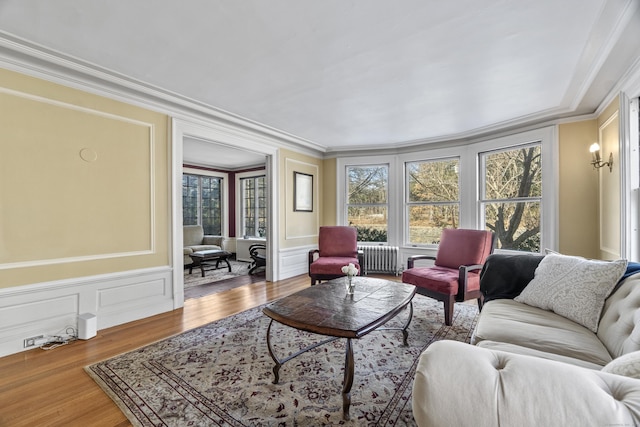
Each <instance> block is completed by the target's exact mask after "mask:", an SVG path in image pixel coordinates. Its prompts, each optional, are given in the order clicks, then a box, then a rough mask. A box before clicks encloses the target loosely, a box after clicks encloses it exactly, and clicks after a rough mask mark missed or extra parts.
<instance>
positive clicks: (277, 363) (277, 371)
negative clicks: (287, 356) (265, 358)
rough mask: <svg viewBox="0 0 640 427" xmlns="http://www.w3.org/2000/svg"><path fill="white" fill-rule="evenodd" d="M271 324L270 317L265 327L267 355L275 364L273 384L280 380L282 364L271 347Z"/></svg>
mask: <svg viewBox="0 0 640 427" xmlns="http://www.w3.org/2000/svg"><path fill="white" fill-rule="evenodd" d="M271 325H273V319H271V321H270V322H269V327H268V328H267V348H268V349H269V356H271V358H272V359H273V361H274V362H275V365H274V366H273V384H278V381H279V380H280V367H281V366H282V363H280V361H279V360H278V358H277V357H276V355H275V353H274V352H273V347H271Z"/></svg>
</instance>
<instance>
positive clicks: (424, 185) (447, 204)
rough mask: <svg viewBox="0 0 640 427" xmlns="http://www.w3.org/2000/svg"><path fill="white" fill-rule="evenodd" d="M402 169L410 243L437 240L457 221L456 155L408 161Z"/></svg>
mask: <svg viewBox="0 0 640 427" xmlns="http://www.w3.org/2000/svg"><path fill="white" fill-rule="evenodd" d="M405 171H406V188H407V196H406V197H407V202H406V207H407V213H406V214H407V218H408V221H407V224H408V228H409V233H408V237H409V243H411V244H418V245H420V244H437V243H439V241H440V235H441V234H442V230H443V229H444V228H458V226H459V224H460V191H459V187H460V184H459V159H458V158H451V159H443V160H429V161H420V162H409V163H406V165H405Z"/></svg>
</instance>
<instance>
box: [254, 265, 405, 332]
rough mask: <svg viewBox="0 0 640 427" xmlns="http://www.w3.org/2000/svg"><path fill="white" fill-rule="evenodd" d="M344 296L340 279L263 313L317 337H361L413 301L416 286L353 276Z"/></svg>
mask: <svg viewBox="0 0 640 427" xmlns="http://www.w3.org/2000/svg"><path fill="white" fill-rule="evenodd" d="M353 280H354V281H355V284H356V287H355V293H354V294H353V295H347V293H346V288H345V279H344V278H339V279H334V280H330V281H328V282H324V283H320V284H318V285H315V286H312V287H310V288H306V289H303V290H301V291H299V292H296V293H294V294H292V295H289V296H287V297H284V298H282V299H279V300H278V301H274V302H273V303H271V304H269V305H267V306H266V307H265V308H264V309H263V310H262V311H263V313H264V314H266V315H267V316H269V317H270V318H272V319H273V320H276V321H277V322H280V323H282V324H284V325H287V326H291V327H293V328H296V329H300V330H303V331H308V332H313V333H316V334H322V335H328V336H334V337H343V338H360V337H362V336H364V335H366V334H368V333H369V332H371V331H373V330H375V329H376V328H378V327H379V326H381V325H383V324H384V323H386V322H388V321H389V320H390V319H392V318H393V317H395V316H396V315H397V314H398V313H400V312H401V311H402V310H403V309H404V308H405V307H406V306H407V305H408V304H409V303H410V302H411V300H412V299H413V296H414V295H415V293H416V287H415V286H413V285H408V284H406V283H399V282H392V281H390V280H384V279H374V278H369V277H357V276H356V277H354V279H353Z"/></svg>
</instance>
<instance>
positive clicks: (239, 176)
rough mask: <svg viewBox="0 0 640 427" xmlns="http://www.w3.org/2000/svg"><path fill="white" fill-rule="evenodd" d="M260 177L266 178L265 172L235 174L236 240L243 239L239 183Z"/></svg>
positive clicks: (240, 185)
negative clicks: (244, 179)
mask: <svg viewBox="0 0 640 427" xmlns="http://www.w3.org/2000/svg"><path fill="white" fill-rule="evenodd" d="M260 176H265V177H266V176H267V170H266V169H262V170H254V171H249V172H240V173H237V174H236V176H235V178H236V238H241V237H243V233H242V231H243V230H242V228H243V227H244V225H243V223H242V196H243V194H242V183H241V182H240V180H241V179H243V178H257V177H260Z"/></svg>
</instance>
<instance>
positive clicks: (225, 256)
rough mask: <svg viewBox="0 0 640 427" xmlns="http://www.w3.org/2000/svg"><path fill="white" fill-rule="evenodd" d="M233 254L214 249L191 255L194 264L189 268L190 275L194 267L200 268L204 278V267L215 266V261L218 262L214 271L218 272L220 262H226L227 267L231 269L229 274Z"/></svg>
mask: <svg viewBox="0 0 640 427" xmlns="http://www.w3.org/2000/svg"><path fill="white" fill-rule="evenodd" d="M231 255H232V254H231V252H227V251H223V250H218V249H212V250H208V251H198V252H194V253H192V254H190V255H189V256H190V257H191V260H192V261H193V264H191V265H190V266H189V274H191V271H192V270H193V267H200V271H201V272H202V277H204V267H205V266H209V265H213V261H215V262H216V264H215V266H214V267H213V269H212V270H216V269H218V268H220V261H224V262H226V263H227V267H228V268H229V273H231V264H229V257H230V256H231Z"/></svg>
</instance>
